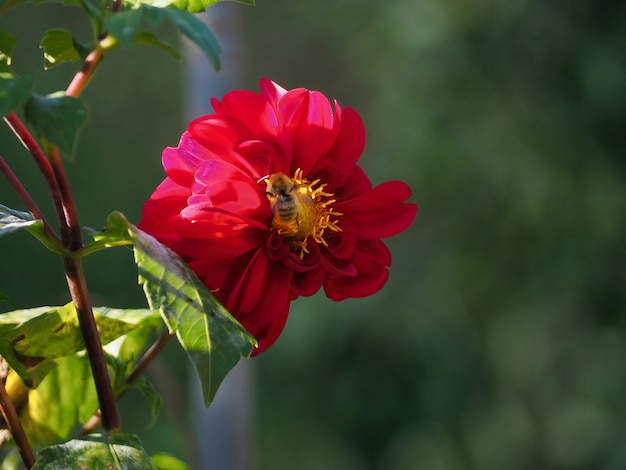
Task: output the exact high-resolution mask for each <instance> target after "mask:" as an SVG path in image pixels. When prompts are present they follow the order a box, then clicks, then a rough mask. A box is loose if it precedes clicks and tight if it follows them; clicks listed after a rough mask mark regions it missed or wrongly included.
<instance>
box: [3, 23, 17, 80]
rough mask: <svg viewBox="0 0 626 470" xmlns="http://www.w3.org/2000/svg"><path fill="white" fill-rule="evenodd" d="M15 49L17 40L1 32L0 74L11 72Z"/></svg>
mask: <svg viewBox="0 0 626 470" xmlns="http://www.w3.org/2000/svg"><path fill="white" fill-rule="evenodd" d="M14 47H15V38H14V37H13V36H11V35H10V34H9V33H7V32H5V31H1V30H0V72H10V71H11V54H13V48H14Z"/></svg>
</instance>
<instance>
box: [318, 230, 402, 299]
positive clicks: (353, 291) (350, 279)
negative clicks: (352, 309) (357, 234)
mask: <svg viewBox="0 0 626 470" xmlns="http://www.w3.org/2000/svg"><path fill="white" fill-rule="evenodd" d="M351 264H352V267H353V268H354V269H353V274H351V275H338V274H336V273H332V274H328V275H327V277H326V281H325V282H324V292H325V293H326V295H327V296H328V297H329V298H331V299H332V300H335V301H339V300H344V299H348V298H359V297H366V296H368V295H372V294H374V293H375V292H378V291H379V290H380V289H381V288H382V287H383V286H384V285H385V283H386V282H387V279H388V277H389V269H388V267H389V265H390V264H391V255H390V253H389V250H388V249H387V247H386V246H385V244H384V243H383V242H381V241H380V240H361V241H360V242H359V247H358V250H357V252H356V256H355V257H354V259H353V260H352V263H351Z"/></svg>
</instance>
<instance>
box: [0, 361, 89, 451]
mask: <svg viewBox="0 0 626 470" xmlns="http://www.w3.org/2000/svg"><path fill="white" fill-rule="evenodd" d="M55 362H56V367H55V368H54V369H52V370H51V371H50V372H49V373H48V375H46V377H45V378H44V379H43V381H42V382H41V383H40V384H39V386H38V387H37V388H35V389H32V390H28V391H27V393H28V400H27V401H26V403H25V406H24V407H23V409H22V410H21V412H20V420H21V421H22V425H23V426H24V430H25V431H26V433H27V434H28V437H29V440H30V442H31V444H32V445H35V444H37V445H48V444H51V443H54V442H58V441H59V440H61V439H65V438H67V437H68V436H69V435H70V433H71V432H72V430H73V429H75V428H76V426H77V425H78V424H79V423H80V424H83V423H85V422H86V421H87V419H89V418H90V417H91V416H92V415H93V414H94V412H95V411H96V410H97V409H98V396H97V394H96V389H95V385H94V382H93V377H92V375H91V367H90V364H89V359H88V357H87V356H86V355H85V354H80V355H77V354H74V355H71V356H66V357H62V358H59V359H57V360H56V361H55ZM16 379H17V378H16V377H14V376H13V377H11V380H16ZM51 404H54V406H51Z"/></svg>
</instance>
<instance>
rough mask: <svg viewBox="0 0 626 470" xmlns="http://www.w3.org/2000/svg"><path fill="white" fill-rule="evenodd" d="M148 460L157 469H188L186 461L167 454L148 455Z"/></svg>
mask: <svg viewBox="0 0 626 470" xmlns="http://www.w3.org/2000/svg"><path fill="white" fill-rule="evenodd" d="M150 460H152V463H153V464H154V465H156V467H157V468H158V469H159V470H189V467H188V466H187V464H186V463H184V462H183V461H182V460H178V459H177V458H176V457H172V456H171V455H169V454H165V453H161V454H154V455H151V456H150Z"/></svg>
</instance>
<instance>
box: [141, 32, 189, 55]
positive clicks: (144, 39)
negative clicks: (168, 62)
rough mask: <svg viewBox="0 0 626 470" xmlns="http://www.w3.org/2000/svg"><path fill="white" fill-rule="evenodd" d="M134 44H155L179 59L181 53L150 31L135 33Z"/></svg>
mask: <svg viewBox="0 0 626 470" xmlns="http://www.w3.org/2000/svg"><path fill="white" fill-rule="evenodd" d="M135 44H142V45H145V46H156V47H158V48H160V49H163V50H164V51H165V52H167V53H168V54H170V55H171V56H172V57H174V58H175V59H180V58H181V55H180V54H179V53H178V51H177V50H176V49H174V48H173V47H172V46H170V45H169V44H167V43H166V42H163V41H161V40H160V39H159V38H158V37H157V35H156V34H154V33H151V32H150V31H139V32H138V33H137V34H136V35H135Z"/></svg>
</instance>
